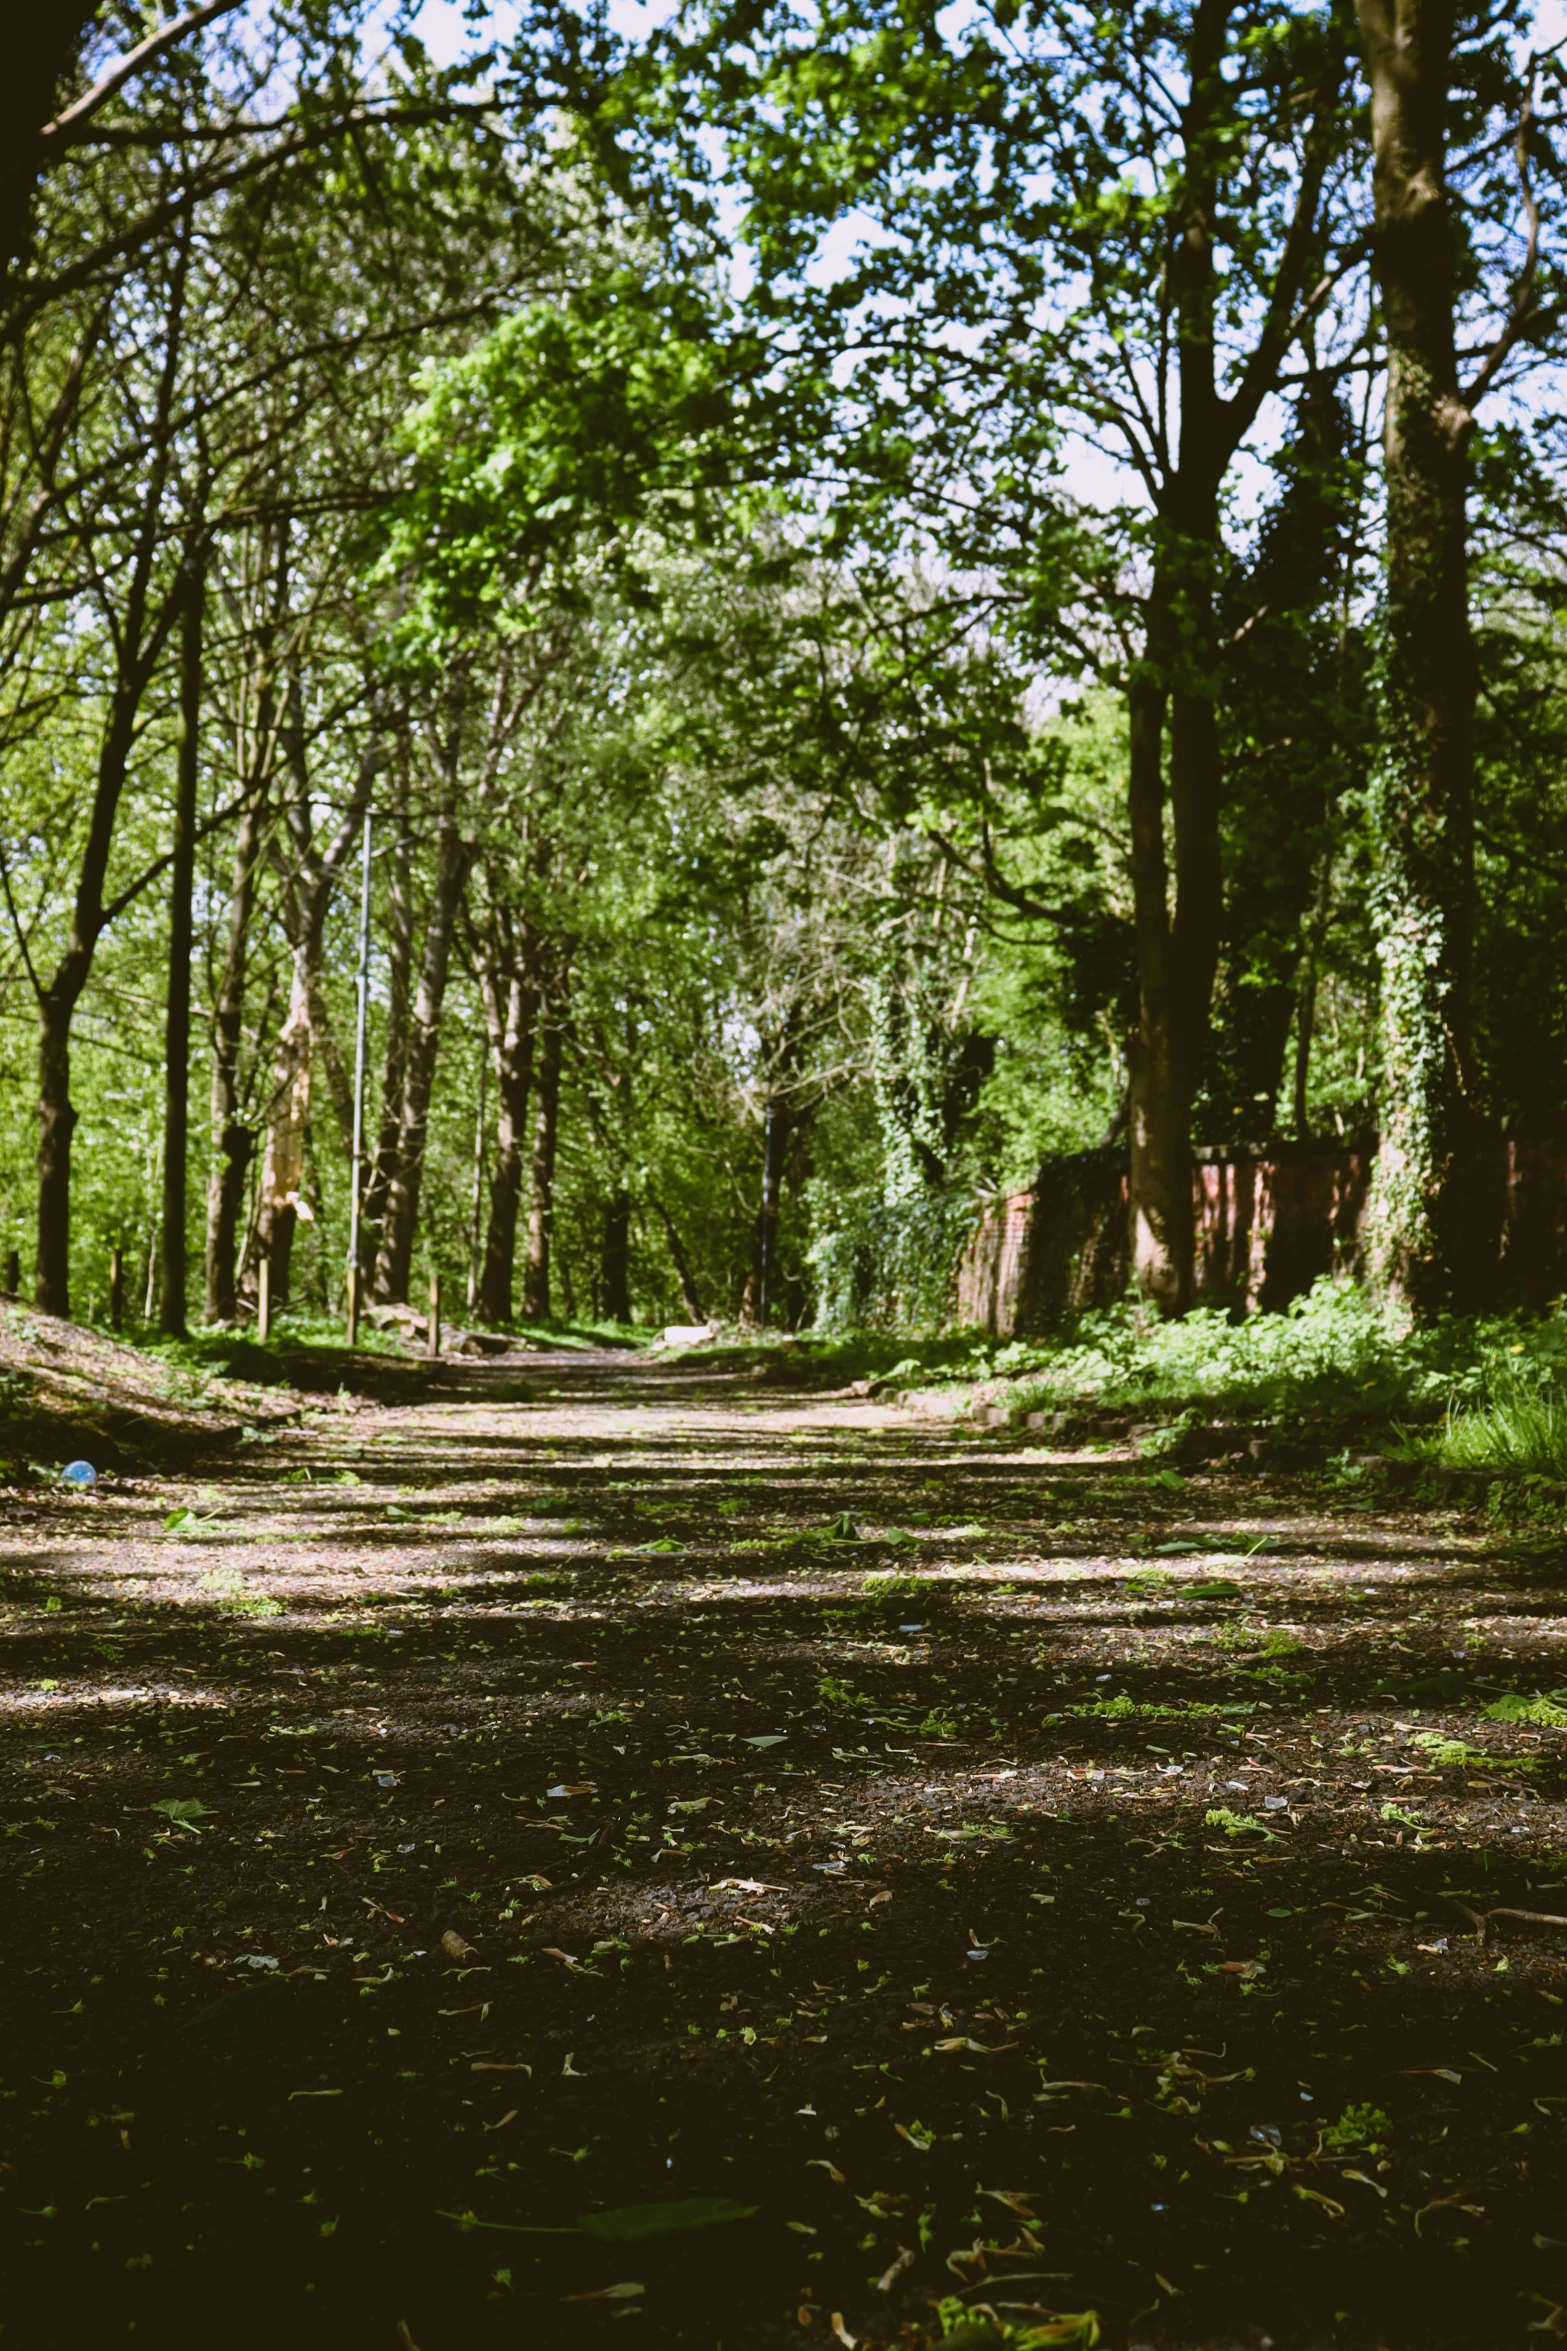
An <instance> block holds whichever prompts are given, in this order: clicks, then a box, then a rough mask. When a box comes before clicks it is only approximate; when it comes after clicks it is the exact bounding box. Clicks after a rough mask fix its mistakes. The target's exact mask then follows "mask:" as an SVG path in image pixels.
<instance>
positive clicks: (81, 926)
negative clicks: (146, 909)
mask: <svg viewBox="0 0 1567 2351" xmlns="http://www.w3.org/2000/svg"><path fill="white" fill-rule="evenodd" d="M144 683H145V681H144V680H138V681H137V682H136V683H135V684H134V685H131V686H122V687H121V689H120V690H119V691H118V692H117V693H116V695H115V698H114V702H113V706H112V708H111V711H110V716H109V725H108V730H107V733H106V734H105V737H104V742H103V748H102V751H101V753H100V755H99V760H98V787H97V791H96V793H95V794H94V798H93V809H92V816H91V819H90V822H89V828H88V837H87V846H86V849H85V851H84V853H83V858H82V867H81V873H80V875H79V877H78V881H77V888H76V903H75V907H74V909H73V914H72V921H71V931H70V936H69V938H68V940H67V942H66V948H65V953H64V954H63V955H62V956H61V958H60V961H59V963H58V965H57V966H56V969H55V973H54V977H53V979H52V980H51V982H50V983H49V985H48V987H47V988H46V989H44V990H43V991H42V992H41V994H40V998H39V1005H38V1267H37V1277H36V1296H37V1300H38V1304H39V1305H40V1306H41V1307H42V1308H43V1309H44V1311H45V1312H46V1313H47V1314H59V1315H68V1314H69V1313H70V1311H71V1138H72V1136H73V1135H74V1134H75V1132H76V1111H75V1109H74V1108H73V1107H72V1103H71V1023H72V1021H73V1019H74V1018H75V1014H76V1006H77V1003H78V1001H79V1000H80V997H81V993H82V990H83V988H85V987H86V985H87V980H88V975H89V974H90V972H91V970H92V963H93V956H94V954H95V952H96V950H97V945H98V940H99V938H100V936H101V935H102V931H103V927H104V923H105V920H106V919H107V918H106V914H105V910H104V904H103V885H104V879H105V876H106V874H107V872H108V865H109V848H110V843H111V841H112V839H113V836H114V821H115V817H116V815H117V814H118V811H119V805H120V797H121V794H122V793H123V791H124V789H125V777H126V770H127V766H128V764H129V760H130V754H131V745H132V742H133V741H134V737H135V726H136V712H137V709H138V707H139V705H140V701H141V693H142V687H143V684H144Z"/></svg>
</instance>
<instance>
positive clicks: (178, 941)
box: [158, 562, 206, 1339]
mask: <svg viewBox="0 0 1567 2351" xmlns="http://www.w3.org/2000/svg"><path fill="white" fill-rule="evenodd" d="M205 596H206V577H205V573H204V570H203V568H202V566H201V565H200V564H199V563H194V562H193V563H192V565H191V566H190V576H189V579H188V581H187V583H186V592H185V609H184V612H183V614H182V616H181V622H180V741H179V759H178V765H177V769H176V778H175V794H174V859H173V865H172V869H171V873H170V882H169V993H168V1011H167V1017H166V1020H165V1024H164V1060H163V1086H164V1094H163V1249H162V1259H161V1263H160V1266H159V1271H158V1328H159V1329H160V1330H161V1331H162V1332H163V1334H164V1336H165V1337H166V1338H170V1339H183V1338H184V1336H185V1317H186V1294H185V1277H186V1262H185V1258H186V1252H185V1208H186V1190H187V1184H188V1179H189V1160H190V958H191V949H192V945H193V940H192V932H191V892H192V890H193V889H194V887H195V882H196V774H197V751H198V747H199V745H198V734H199V729H200V725H201V623H202V604H203V601H204V599H205Z"/></svg>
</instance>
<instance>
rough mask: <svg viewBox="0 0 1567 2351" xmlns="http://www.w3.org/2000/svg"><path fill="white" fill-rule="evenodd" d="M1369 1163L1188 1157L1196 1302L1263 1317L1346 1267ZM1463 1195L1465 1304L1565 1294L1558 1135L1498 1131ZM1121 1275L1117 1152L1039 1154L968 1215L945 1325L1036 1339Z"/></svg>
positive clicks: (1563, 1158)
mask: <svg viewBox="0 0 1567 2351" xmlns="http://www.w3.org/2000/svg"><path fill="white" fill-rule="evenodd" d="M1374 1162H1375V1152H1374V1150H1373V1149H1372V1148H1370V1147H1369V1146H1367V1147H1363V1148H1356V1149H1351V1148H1349V1147H1347V1146H1333V1145H1323V1146H1315V1145H1314V1146H1307V1147H1302V1148H1301V1149H1299V1150H1281V1151H1280V1152H1279V1153H1278V1155H1277V1156H1276V1157H1274V1158H1267V1159H1264V1158H1257V1157H1252V1156H1250V1155H1248V1154H1240V1153H1237V1154H1235V1155H1233V1156H1230V1157H1223V1158H1220V1157H1215V1158H1203V1159H1200V1160H1198V1162H1197V1164H1196V1166H1195V1168H1194V1170H1193V1194H1194V1206H1195V1209H1196V1213H1197V1295H1198V1297H1199V1298H1200V1299H1203V1300H1204V1301H1206V1302H1207V1303H1209V1304H1211V1305H1215V1306H1221V1305H1222V1306H1230V1307H1234V1306H1239V1307H1242V1308H1244V1309H1246V1310H1248V1311H1251V1310H1255V1309H1258V1308H1261V1309H1263V1310H1264V1311H1273V1310H1276V1309H1278V1308H1279V1307H1282V1306H1287V1305H1288V1304H1289V1301H1290V1300H1291V1299H1292V1298H1296V1297H1298V1296H1299V1295H1300V1294H1301V1292H1302V1291H1304V1290H1308V1289H1309V1288H1310V1287H1311V1284H1312V1283H1313V1282H1314V1281H1315V1280H1316V1279H1317V1277H1318V1276H1319V1275H1320V1274H1324V1273H1358V1272H1360V1271H1361V1270H1362V1268H1363V1264H1364V1257H1365V1239H1366V1211H1367V1205H1368V1202H1369V1198H1370V1190H1371V1175H1372V1169H1373V1165H1374ZM1464 1188H1465V1195H1466V1203H1467V1205H1466V1216H1465V1225H1464V1229H1465V1232H1466V1234H1467V1235H1468V1238H1469V1243H1470V1249H1469V1264H1468V1269H1467V1271H1468V1280H1469V1284H1470V1287H1471V1288H1472V1291H1473V1295H1474V1297H1475V1299H1476V1301H1477V1302H1478V1303H1480V1304H1483V1305H1486V1306H1490V1307H1494V1308H1498V1309H1499V1308H1503V1307H1523V1308H1539V1307H1543V1306H1545V1305H1546V1304H1548V1303H1549V1301H1550V1300H1551V1299H1553V1298H1556V1297H1559V1296H1561V1295H1562V1293H1563V1292H1564V1291H1567V1141H1564V1140H1562V1139H1557V1140H1545V1141H1536V1142H1521V1141H1519V1140H1518V1139H1516V1138H1514V1137H1509V1136H1501V1137H1497V1138H1496V1139H1495V1140H1493V1141H1491V1142H1488V1143H1486V1144H1485V1145H1483V1146H1482V1148H1481V1149H1480V1150H1479V1151H1477V1152H1476V1153H1475V1155H1474V1158H1473V1160H1472V1161H1471V1163H1470V1165H1469V1166H1468V1168H1467V1169H1466V1170H1465V1175H1464ZM1128 1271H1129V1267H1128V1258H1127V1177H1126V1162H1125V1160H1124V1158H1123V1157H1122V1156H1121V1154H1119V1153H1118V1152H1113V1151H1103V1152H1101V1151H1088V1152H1082V1153H1079V1154H1078V1155H1077V1156H1076V1157H1074V1158H1071V1159H1060V1160H1052V1161H1049V1162H1047V1163H1046V1165H1045V1166H1044V1167H1043V1168H1042V1169H1041V1170H1040V1173H1039V1178H1038V1181H1037V1182H1036V1183H1035V1184H1034V1185H1033V1186H1032V1187H1031V1188H1030V1189H1029V1190H1028V1191H1026V1192H1011V1193H1008V1194H1006V1195H1005V1196H1004V1197H1002V1196H998V1197H997V1198H995V1199H993V1200H992V1201H990V1202H989V1203H988V1205H987V1206H986V1207H985V1208H984V1209H983V1210H982V1212H981V1214H980V1217H979V1220H978V1222H977V1223H976V1225H975V1228H974V1233H973V1236H972V1238H971V1240H970V1241H969V1244H968V1247H967V1248H966V1249H965V1251H964V1253H963V1257H962V1260H961V1262H960V1264H959V1267H958V1277H957V1315H958V1320H959V1321H960V1322H962V1323H965V1324H978V1325H980V1326H982V1327H983V1328H984V1329H986V1330H988V1331H993V1332H995V1333H996V1334H997V1335H998V1336H1001V1337H1007V1336H1010V1335H1011V1334H1012V1333H1014V1332H1016V1333H1019V1334H1027V1333H1029V1332H1033V1331H1042V1330H1048V1329H1049V1328H1050V1327H1051V1326H1052V1324H1054V1323H1056V1322H1058V1321H1060V1320H1061V1318H1062V1316H1063V1315H1064V1314H1068V1313H1071V1312H1073V1311H1075V1310H1077V1309H1079V1308H1082V1307H1085V1306H1102V1305H1108V1304H1109V1303H1110V1302H1111V1300H1113V1299H1115V1298H1118V1297H1119V1296H1120V1295H1121V1294H1122V1292H1123V1291H1124V1289H1125V1288H1126V1283H1127V1277H1128Z"/></svg>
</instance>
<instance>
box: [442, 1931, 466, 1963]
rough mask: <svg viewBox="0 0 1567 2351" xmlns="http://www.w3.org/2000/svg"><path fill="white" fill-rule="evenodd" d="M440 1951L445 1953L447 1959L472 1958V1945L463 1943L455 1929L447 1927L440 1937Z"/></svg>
mask: <svg viewBox="0 0 1567 2351" xmlns="http://www.w3.org/2000/svg"><path fill="white" fill-rule="evenodd" d="M441 1949H442V1950H443V1951H444V1952H445V1953H446V1956H447V1958H448V1959H471V1958H472V1957H473V1945H472V1944H471V1943H465V1942H464V1941H463V1939H462V1937H461V1935H460V1934H458V1932H457V1930H456V1928H455V1927H448V1928H447V1930H446V1932H445V1934H444V1935H443V1936H442V1937H441Z"/></svg>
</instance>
